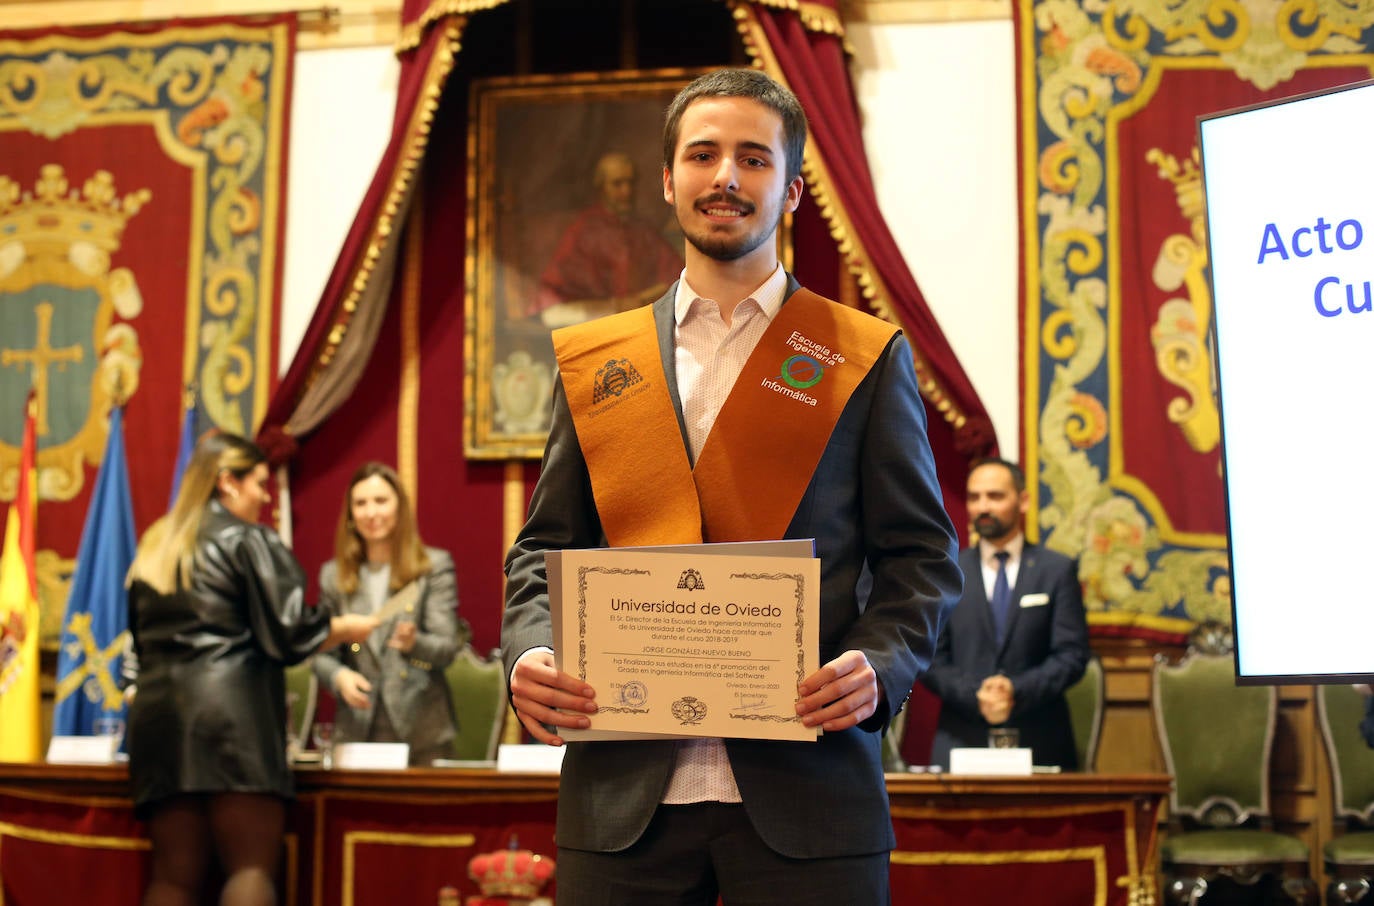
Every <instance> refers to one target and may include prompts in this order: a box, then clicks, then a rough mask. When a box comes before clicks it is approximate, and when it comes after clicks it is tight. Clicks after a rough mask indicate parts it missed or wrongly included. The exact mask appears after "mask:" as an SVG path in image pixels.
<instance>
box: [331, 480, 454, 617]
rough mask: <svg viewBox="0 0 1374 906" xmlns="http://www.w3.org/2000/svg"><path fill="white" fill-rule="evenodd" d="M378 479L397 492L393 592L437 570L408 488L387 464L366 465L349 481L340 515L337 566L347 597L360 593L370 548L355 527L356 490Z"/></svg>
mask: <svg viewBox="0 0 1374 906" xmlns="http://www.w3.org/2000/svg"><path fill="white" fill-rule="evenodd" d="M374 475H375V476H377V477H379V478H381V479H382V480H383V481H385V482H386V483H387V484H389V485H391V490H393V491H394V492H396V529H395V531H394V532H393V533H392V535H391V579H390V581H389V582H388V584H389V585H390V586H391V589H392V591H395V590H396V589H398V588H400V587H402V586H403V585H405V584H406V583H407V582H409V581H411V580H412V579H414V578H416V577H417V576H423V575H424V574H425V573H427V572H429V571H430V569H431V567H432V566H433V564H431V563H430V562H429V554H427V553H425V544H424V542H423V541H421V540H420V527H419V525H418V524H417V523H416V521H415V510H414V509H413V508H412V507H411V505H410V497H409V495H407V494H406V492H405V488H403V487H402V486H401V478H400V476H399V475H397V474H396V470H395V469H393V468H391V466H388V465H386V464H385V463H380V462H365V463H363V464H362V465H361V466H359V467H358V471H356V472H354V473H353V477H352V478H351V479H349V481H348V490H347V491H345V492H344V502H343V512H342V513H341V514H339V527H338V530H337V531H335V533H334V563H335V565H336V567H337V569H338V585H339V591H341V592H343V593H344V594H346V595H351V594H353V592H355V591H357V590H358V568H359V567H360V566H361V565H362V562H363V558H364V557H366V556H367V545H366V544H364V543H363V536H362V535H359V534H358V529H357V526H355V525H354V524H353V489H354V488H355V487H357V486H358V484H359V483H360V482H363V481H366V480H367V479H369V478H371V477H373V476H374Z"/></svg>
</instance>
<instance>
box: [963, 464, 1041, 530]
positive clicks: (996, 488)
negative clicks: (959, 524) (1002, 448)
mask: <svg viewBox="0 0 1374 906" xmlns="http://www.w3.org/2000/svg"><path fill="white" fill-rule="evenodd" d="M966 503H967V504H968V515H969V518H970V519H972V520H973V528H974V529H975V530H976V531H977V532H978V535H979V537H981V538H983V539H985V540H987V541H990V542H992V543H993V544H1001V543H1003V542H1005V541H1008V540H1010V539H1011V537H1012V536H1013V535H1015V534H1016V532H1017V531H1019V530H1020V528H1021V517H1022V516H1023V515H1025V512H1026V508H1027V507H1028V506H1029V505H1030V495H1029V494H1028V493H1026V492H1025V491H1021V492H1019V493H1018V492H1017V490H1016V484H1015V482H1013V481H1012V477H1011V472H1010V471H1009V470H1008V469H1006V468H1005V467H1004V466H1000V465H998V464H996V463H988V464H987V465H982V466H979V467H978V468H976V469H974V470H973V471H972V472H970V473H969V476H968V496H967V498H966Z"/></svg>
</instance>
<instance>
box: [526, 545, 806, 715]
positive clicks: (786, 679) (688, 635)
mask: <svg viewBox="0 0 1374 906" xmlns="http://www.w3.org/2000/svg"><path fill="white" fill-rule="evenodd" d="M768 549H769V548H767V547H766V546H758V547H756V546H754V545H752V544H738V545H737V544H723V545H720V544H703V545H682V546H680V547H674V548H655V549H626V548H613V549H604V550H576V551H573V550H569V551H561V552H557V553H550V554H548V555H547V566H548V576H549V603H550V608H551V610H552V614H551V615H552V618H553V626H554V639H555V641H554V649H555V651H556V655H555V657H556V659H557V661H558V666H559V669H561V670H563V671H564V672H566V673H570V674H572V675H573V676H576V677H578V678H580V679H583V680H585V681H586V682H588V683H591V685H592V686H593V688H595V689H596V693H597V705H598V706H599V707H598V710H597V712H596V713H595V714H593V715H591V722H592V726H591V729H590V730H587V731H576V730H560V734H561V735H563V736H564V737H565V738H567V739H572V740H577V739H611V738H615V739H620V738H633V737H663V736H674V737H682V736H716V737H748V738H753V739H781V740H797V741H809V742H814V741H815V740H816V737H817V735H818V730H817V728H815V727H805V726H803V725H802V722H801V720H800V719H799V718H798V717H797V713H796V700H797V684H798V683H799V682H801V680H802V679H804V678H805V677H806V676H808V675H810V674H811V673H813V672H815V671H816V670H817V669H818V667H819V664H818V663H817V661H818V657H819V654H818V649H819V628H818V616H819V612H820V561H819V560H817V559H815V558H814V557H813V556H809V553H810V549H811V543H810V542H799V543H797V544H796V545H793V546H792V548H791V550H794V551H795V550H804V551H805V552H806V553H807V554H808V555H807V556H758V555H751V554H750V553H739V552H740V551H761V550H768Z"/></svg>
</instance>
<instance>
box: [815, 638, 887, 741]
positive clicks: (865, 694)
mask: <svg viewBox="0 0 1374 906" xmlns="http://www.w3.org/2000/svg"><path fill="white" fill-rule="evenodd" d="M797 692H798V694H799V695H800V696H801V698H799V699H798V700H797V716H798V717H800V718H801V719H802V724H803V725H805V726H808V727H816V726H819V727H820V728H821V729H822V730H825V731H826V732H827V733H833V732H835V731H837V730H847V729H849V728H850V727H852V726H855V725H856V724H859V723H861V722H863V721H865V720H868V718H870V717H872V716H873V714H874V712H875V711H877V710H878V703H879V702H880V701H882V698H883V689H882V686H881V685H880V684H879V683H878V674H877V673H876V672H875V671H874V670H873V665H872V664H870V663H869V662H868V657H867V655H865V654H864V653H863V652H862V651H846V652H845V653H844V654H841V655H840V656H839V657H837V658H835V659H834V660H833V661H831V662H830V663H828V664H826V665H825V666H824V667H822V668H821V669H819V670H817V671H816V672H815V673H813V674H811V675H810V676H808V677H807V678H806V679H804V680H802V681H801V683H800V684H799V685H798V686H797Z"/></svg>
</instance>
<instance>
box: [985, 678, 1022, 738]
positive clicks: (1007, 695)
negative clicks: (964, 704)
mask: <svg viewBox="0 0 1374 906" xmlns="http://www.w3.org/2000/svg"><path fill="white" fill-rule="evenodd" d="M1015 704H1016V697H1015V694H1014V692H1013V691H1012V685H1011V680H1009V679H1007V678H1006V677H1005V676H1002V675H1001V674H997V675H996V676H990V677H988V678H987V679H985V680H983V684H982V686H980V687H979V688H978V711H979V712H980V713H981V714H982V715H983V719H984V720H986V721H987V722H988V723H990V724H992V725H993V726H997V725H998V724H1004V723H1006V722H1007V719H1008V718H1010V717H1011V709H1012V708H1013V707H1014V706H1015Z"/></svg>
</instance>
